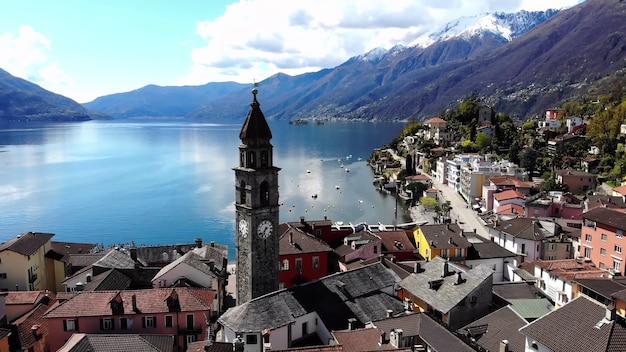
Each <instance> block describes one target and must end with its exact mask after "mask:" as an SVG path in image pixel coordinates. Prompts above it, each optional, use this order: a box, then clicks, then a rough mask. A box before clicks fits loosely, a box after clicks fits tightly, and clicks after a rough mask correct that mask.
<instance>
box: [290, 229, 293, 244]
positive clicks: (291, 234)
mask: <svg viewBox="0 0 626 352" xmlns="http://www.w3.org/2000/svg"><path fill="white" fill-rule="evenodd" d="M289 244H293V232H291V231H289Z"/></svg>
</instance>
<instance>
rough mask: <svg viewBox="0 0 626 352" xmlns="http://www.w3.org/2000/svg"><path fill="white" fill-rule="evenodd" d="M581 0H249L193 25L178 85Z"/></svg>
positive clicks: (296, 64)
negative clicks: (195, 38)
mask: <svg viewBox="0 0 626 352" xmlns="http://www.w3.org/2000/svg"><path fill="white" fill-rule="evenodd" d="M578 2H580V0H543V1H538V0H513V1H500V0H448V1H426V0H422V1H416V0H394V1H388V0H370V1H362V0H343V1H336V0H300V1H282V0H252V1H241V2H239V3H235V4H232V5H229V6H228V7H227V9H226V11H225V13H224V14H223V15H222V16H221V17H219V18H217V19H215V20H213V21H205V22H200V23H198V24H197V34H198V35H199V36H200V37H201V38H202V39H204V40H206V45H205V46H203V47H200V48H195V49H193V50H192V51H191V58H192V61H193V65H192V66H191V68H190V69H189V73H188V74H187V75H186V76H184V77H180V78H179V82H178V84H204V83H207V82H219V81H237V82H242V83H243V82H252V81H253V80H254V79H256V80H257V81H258V80H262V79H265V78H267V77H269V76H270V75H272V74H274V73H277V72H283V73H287V74H301V73H304V72H312V71H317V70H320V69H323V68H330V67H334V66H337V65H339V64H341V63H342V62H344V61H345V60H347V59H348V58H350V57H352V56H355V55H359V54H362V53H365V52H367V51H369V50H371V49H373V48H376V47H384V48H390V47H392V46H393V45H395V44H408V43H410V42H412V41H413V40H415V39H416V38H417V37H418V36H420V35H421V34H423V33H425V32H427V31H430V30H432V29H434V28H435V27H438V26H440V25H443V24H445V23H446V22H448V21H451V20H454V19H456V18H458V17H461V16H468V15H474V14H479V13H484V12H494V11H501V12H513V11H517V10H520V9H525V10H546V9H548V8H562V7H569V6H572V5H575V4H576V3H578Z"/></svg>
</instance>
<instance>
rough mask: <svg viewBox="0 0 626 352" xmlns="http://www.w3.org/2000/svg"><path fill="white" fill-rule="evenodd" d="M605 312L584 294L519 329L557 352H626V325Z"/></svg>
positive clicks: (601, 306) (604, 309)
mask: <svg viewBox="0 0 626 352" xmlns="http://www.w3.org/2000/svg"><path fill="white" fill-rule="evenodd" d="M605 315H606V307H605V306H604V305H601V304H599V303H597V302H596V301H593V300H591V299H589V298H587V297H586V296H584V295H581V296H578V297H577V298H576V299H574V300H572V301H571V302H569V303H568V304H566V305H564V306H563V307H561V308H559V309H557V310H554V311H553V312H551V313H549V314H546V315H544V316H543V317H541V318H539V319H537V320H535V321H533V322H532V323H530V324H528V325H527V326H525V327H523V328H521V329H520V332H521V333H523V334H524V335H526V336H528V337H529V338H531V339H533V340H536V341H537V342H539V343H541V344H542V345H545V346H546V347H548V348H549V349H551V350H552V351H555V352H559V351H564V352H565V351H567V352H569V351H586V352H607V351H611V352H612V351H626V338H625V337H626V327H624V325H623V324H621V323H618V322H616V321H615V320H613V321H606V320H604V319H605Z"/></svg>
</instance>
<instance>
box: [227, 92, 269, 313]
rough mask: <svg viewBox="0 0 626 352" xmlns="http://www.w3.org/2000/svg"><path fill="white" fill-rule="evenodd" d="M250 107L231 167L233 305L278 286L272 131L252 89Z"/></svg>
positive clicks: (261, 294)
mask: <svg viewBox="0 0 626 352" xmlns="http://www.w3.org/2000/svg"><path fill="white" fill-rule="evenodd" d="M252 96H253V100H252V103H251V104H250V110H249V112H248V115H247V116H246V119H245V121H244V123H243V126H242V128H241V132H240V133H239V138H240V139H241V144H240V145H239V165H238V166H237V167H235V168H233V170H234V171H235V218H236V225H235V226H236V234H237V235H236V244H237V298H236V299H237V304H242V303H244V302H247V301H249V300H251V299H253V298H256V297H260V296H263V295H265V294H267V293H270V292H273V291H275V290H277V289H278V287H279V270H278V265H279V244H278V243H279V241H278V225H279V220H278V215H279V204H278V200H279V197H278V171H279V170H280V169H279V168H278V167H275V166H274V155H273V147H272V144H271V143H270V140H271V139H272V132H271V131H270V127H269V125H268V124H267V121H266V120H265V116H263V112H262V111H261V108H260V104H259V102H258V100H257V89H256V87H255V88H254V89H253V90H252Z"/></svg>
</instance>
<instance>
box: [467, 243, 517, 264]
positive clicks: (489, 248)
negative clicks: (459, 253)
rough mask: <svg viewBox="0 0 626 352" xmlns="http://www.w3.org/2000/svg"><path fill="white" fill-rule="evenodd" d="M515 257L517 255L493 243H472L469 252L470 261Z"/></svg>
mask: <svg viewBox="0 0 626 352" xmlns="http://www.w3.org/2000/svg"><path fill="white" fill-rule="evenodd" d="M515 256H516V254H515V253H513V252H511V251H509V250H508V249H506V248H504V247H502V246H500V245H499V244H497V243H495V242H492V241H487V242H483V243H472V245H471V246H470V247H469V248H468V251H467V259H468V260H472V259H492V258H509V257H515Z"/></svg>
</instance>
